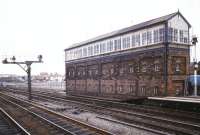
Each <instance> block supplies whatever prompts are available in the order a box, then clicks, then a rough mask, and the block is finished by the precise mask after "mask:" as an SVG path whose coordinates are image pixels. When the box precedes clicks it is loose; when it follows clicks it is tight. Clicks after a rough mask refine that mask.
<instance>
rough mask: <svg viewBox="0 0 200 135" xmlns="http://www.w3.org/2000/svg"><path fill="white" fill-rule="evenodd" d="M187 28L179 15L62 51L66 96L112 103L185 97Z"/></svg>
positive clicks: (187, 49)
mask: <svg viewBox="0 0 200 135" xmlns="http://www.w3.org/2000/svg"><path fill="white" fill-rule="evenodd" d="M190 27H191V25H190V24H189V22H188V21H187V20H186V19H185V17H184V16H183V15H182V14H181V13H180V12H175V13H172V14H169V15H166V16H162V17H159V18H156V19H152V20H149V21H146V22H143V23H140V24H137V25H133V26H130V27H127V28H124V29H120V30H117V31H114V32H111V33H108V34H105V35H101V36H98V37H95V38H92V39H90V40H87V41H84V42H81V43H77V44H74V45H72V46H71V47H69V48H67V49H65V69H66V92H67V93H74V94H85V95H94V96H103V97H112V98H125V99H127V98H134V97H144V96H165V95H170V96H175V95H183V94H184V80H185V79H186V76H187V75H188V74H189V63H190V39H189V37H190V34H189V29H190Z"/></svg>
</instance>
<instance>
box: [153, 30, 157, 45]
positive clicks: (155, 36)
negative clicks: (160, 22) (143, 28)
mask: <svg viewBox="0 0 200 135" xmlns="http://www.w3.org/2000/svg"><path fill="white" fill-rule="evenodd" d="M153 37H154V43H158V30H154V31H153Z"/></svg>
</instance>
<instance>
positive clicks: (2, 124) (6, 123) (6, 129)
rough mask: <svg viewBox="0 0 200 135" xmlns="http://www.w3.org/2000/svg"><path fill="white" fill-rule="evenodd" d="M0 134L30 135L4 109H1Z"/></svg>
mask: <svg viewBox="0 0 200 135" xmlns="http://www.w3.org/2000/svg"><path fill="white" fill-rule="evenodd" d="M0 134H1V135H30V133H28V132H27V131H26V130H25V129H24V128H23V127H22V126H21V125H20V124H19V123H17V122H16V121H15V120H14V119H13V118H12V117H11V116H10V115H9V114H8V113H7V112H6V111H5V110H4V109H2V108H0Z"/></svg>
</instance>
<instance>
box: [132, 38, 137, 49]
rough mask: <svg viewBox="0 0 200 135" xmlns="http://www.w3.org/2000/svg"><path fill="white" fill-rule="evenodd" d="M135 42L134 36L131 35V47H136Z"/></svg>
mask: <svg viewBox="0 0 200 135" xmlns="http://www.w3.org/2000/svg"><path fill="white" fill-rule="evenodd" d="M135 42H136V39H135V35H132V47H134V46H135V45H136V43H135Z"/></svg>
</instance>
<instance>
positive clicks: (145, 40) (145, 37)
mask: <svg viewBox="0 0 200 135" xmlns="http://www.w3.org/2000/svg"><path fill="white" fill-rule="evenodd" d="M146 43H147V33H146V32H145V33H142V45H145V44H146Z"/></svg>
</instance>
